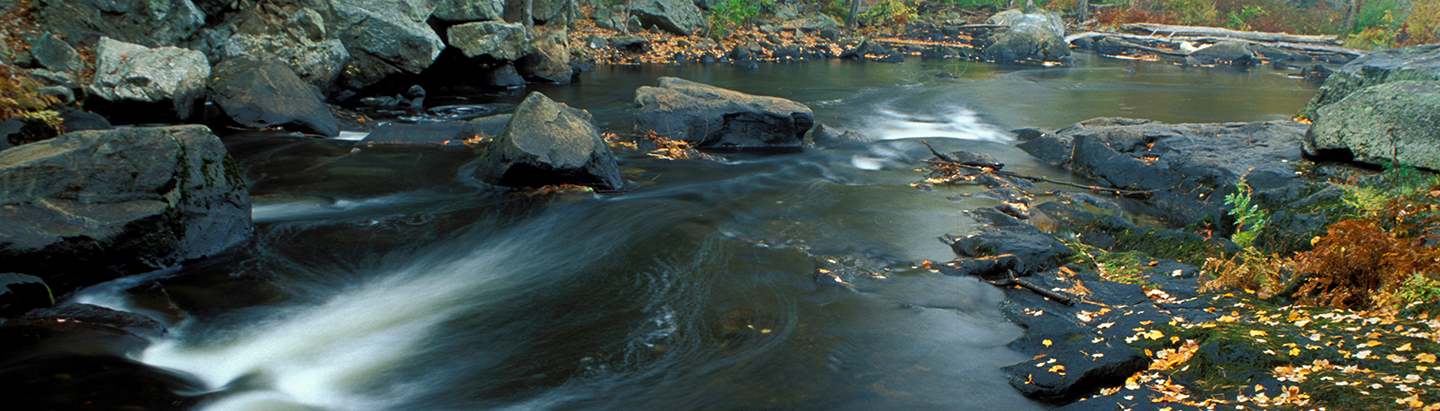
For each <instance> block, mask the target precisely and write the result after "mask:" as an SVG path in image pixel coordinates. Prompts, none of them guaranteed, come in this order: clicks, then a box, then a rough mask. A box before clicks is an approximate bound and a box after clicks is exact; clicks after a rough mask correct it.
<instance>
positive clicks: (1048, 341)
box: [1040, 340, 1054, 347]
mask: <svg viewBox="0 0 1440 411" xmlns="http://www.w3.org/2000/svg"><path fill="white" fill-rule="evenodd" d="M1040 343H1041V344H1045V346H1046V347H1049V346H1050V345H1051V344H1054V343H1052V342H1050V340H1045V341H1041V342H1040Z"/></svg>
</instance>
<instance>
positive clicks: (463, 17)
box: [431, 0, 505, 23]
mask: <svg viewBox="0 0 1440 411" xmlns="http://www.w3.org/2000/svg"><path fill="white" fill-rule="evenodd" d="M504 16H505V0H479V1H473V0H438V1H436V2H435V12H434V13H433V14H431V17H434V18H437V19H440V20H444V21H448V22H455V23H458V22H471V21H485V20H499V19H500V18H501V17H504Z"/></svg>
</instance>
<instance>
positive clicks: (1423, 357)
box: [1415, 352, 1435, 364]
mask: <svg viewBox="0 0 1440 411" xmlns="http://www.w3.org/2000/svg"><path fill="white" fill-rule="evenodd" d="M1415 360H1416V361H1420V362H1422V363H1426V364H1433V363H1435V354H1431V353H1428V352H1422V353H1419V354H1415Z"/></svg>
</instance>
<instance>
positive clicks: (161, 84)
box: [85, 37, 210, 123]
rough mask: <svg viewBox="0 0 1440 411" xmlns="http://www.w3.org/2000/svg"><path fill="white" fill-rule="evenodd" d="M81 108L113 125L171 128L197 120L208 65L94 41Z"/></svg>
mask: <svg viewBox="0 0 1440 411" xmlns="http://www.w3.org/2000/svg"><path fill="white" fill-rule="evenodd" d="M96 54H98V55H99V57H98V60H99V62H98V63H97V64H96V70H95V80H94V82H92V83H91V84H90V85H89V86H87V87H86V90H87V91H88V94H89V97H88V98H87V99H86V102H85V107H86V108H87V109H90V110H91V111H95V112H97V113H100V114H102V115H105V116H106V117H107V118H109V119H110V121H111V122H113V123H121V122H125V123H146V122H160V123H172V122H180V121H185V120H187V119H190V118H192V117H194V116H195V115H196V114H197V112H198V111H197V109H198V108H199V107H200V104H199V103H200V101H201V98H203V97H204V94H205V80H206V78H207V77H208V76H209V75H210V62H209V61H208V60H206V59H205V55H204V54H202V53H200V52H198V51H194V50H187V49H182V48H177V47H168V46H167V47H157V48H153V49H152V48H146V47H145V46H141V45H138V44H132V43H126V42H122V41H117V40H113V39H110V38H108V37H107V38H102V39H100V48H99V49H98V50H97V51H96Z"/></svg>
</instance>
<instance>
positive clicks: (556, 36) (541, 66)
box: [515, 27, 575, 84]
mask: <svg viewBox="0 0 1440 411" xmlns="http://www.w3.org/2000/svg"><path fill="white" fill-rule="evenodd" d="M565 33H566V30H565V28H564V27H560V28H556V29H551V30H548V31H544V32H541V33H539V34H538V35H536V36H535V39H534V40H531V41H530V45H529V46H528V47H527V48H526V52H525V56H523V57H521V58H520V59H519V60H517V61H515V70H516V71H517V72H519V73H520V77H524V78H525V79H526V80H530V81H537V82H546V83H554V84H569V83H570V78H571V77H574V75H575V70H574V69H573V68H571V67H570V46H569V45H568V43H567V41H566V39H567V38H568V37H567V36H566V34H565Z"/></svg>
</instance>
